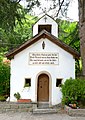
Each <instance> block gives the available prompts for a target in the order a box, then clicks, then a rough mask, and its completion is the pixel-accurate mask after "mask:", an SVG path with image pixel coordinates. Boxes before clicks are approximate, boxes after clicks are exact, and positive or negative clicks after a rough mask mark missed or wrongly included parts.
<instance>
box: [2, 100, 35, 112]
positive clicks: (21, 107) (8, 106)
mask: <svg viewBox="0 0 85 120" xmlns="http://www.w3.org/2000/svg"><path fill="white" fill-rule="evenodd" d="M36 106H37V105H36V103H18V102H0V113H4V112H29V111H32V110H33V108H34V107H36Z"/></svg>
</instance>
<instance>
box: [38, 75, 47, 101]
mask: <svg viewBox="0 0 85 120" xmlns="http://www.w3.org/2000/svg"><path fill="white" fill-rule="evenodd" d="M37 100H38V101H41V102H47V101H49V76H48V75H46V74H41V75H39V77H38V86H37Z"/></svg>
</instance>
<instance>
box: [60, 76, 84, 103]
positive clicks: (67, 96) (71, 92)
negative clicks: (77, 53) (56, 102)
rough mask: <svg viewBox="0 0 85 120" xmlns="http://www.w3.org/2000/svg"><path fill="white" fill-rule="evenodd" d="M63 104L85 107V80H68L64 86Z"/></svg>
mask: <svg viewBox="0 0 85 120" xmlns="http://www.w3.org/2000/svg"><path fill="white" fill-rule="evenodd" d="M61 91H62V95H63V98H62V102H63V103H64V104H67V105H69V104H73V103H76V104H80V103H81V104H82V105H85V80H81V79H72V78H70V79H68V80H66V81H65V83H64V85H63V86H62V89H61Z"/></svg>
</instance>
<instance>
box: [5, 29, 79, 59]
mask: <svg viewBox="0 0 85 120" xmlns="http://www.w3.org/2000/svg"><path fill="white" fill-rule="evenodd" d="M41 38H44V39H45V38H47V39H49V40H50V41H52V42H53V43H55V44H56V45H58V46H59V47H61V48H62V49H64V50H65V51H67V52H69V53H70V54H72V55H73V56H74V58H77V59H79V57H80V54H79V53H78V52H77V51H76V50H75V49H73V48H72V47H70V46H68V45H67V44H65V43H64V42H62V41H61V40H59V39H58V38H57V37H55V36H53V35H52V34H50V33H49V32H47V31H46V30H43V31H41V32H40V33H39V34H37V35H36V36H34V37H33V38H32V39H30V40H28V41H27V42H25V43H24V44H22V45H21V46H20V47H18V48H16V49H14V50H13V51H11V52H9V53H7V54H6V57H7V58H9V59H12V58H13V57H14V56H15V55H16V54H18V53H19V52H21V51H22V50H24V49H26V48H27V47H29V46H31V45H32V44H34V43H35V42H37V41H38V40H40V39H41Z"/></svg>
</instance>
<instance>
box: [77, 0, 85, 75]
mask: <svg viewBox="0 0 85 120" xmlns="http://www.w3.org/2000/svg"><path fill="white" fill-rule="evenodd" d="M78 3H79V26H80V27H79V31H80V51H81V58H82V66H83V76H85V34H84V32H85V0H78Z"/></svg>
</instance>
